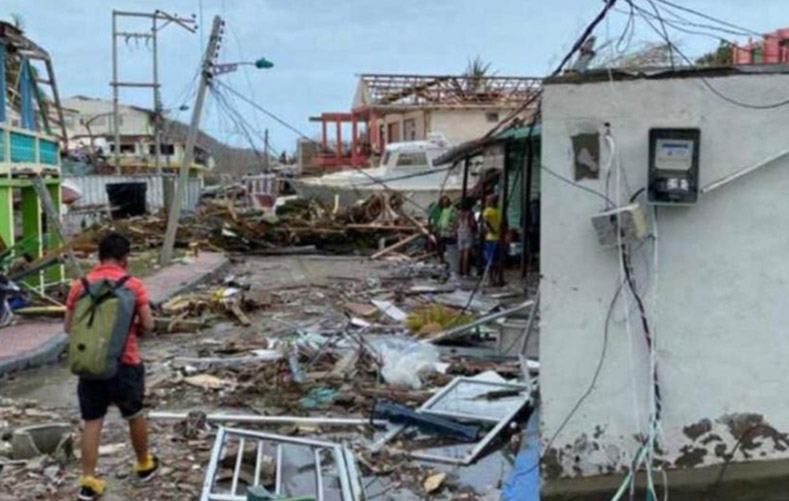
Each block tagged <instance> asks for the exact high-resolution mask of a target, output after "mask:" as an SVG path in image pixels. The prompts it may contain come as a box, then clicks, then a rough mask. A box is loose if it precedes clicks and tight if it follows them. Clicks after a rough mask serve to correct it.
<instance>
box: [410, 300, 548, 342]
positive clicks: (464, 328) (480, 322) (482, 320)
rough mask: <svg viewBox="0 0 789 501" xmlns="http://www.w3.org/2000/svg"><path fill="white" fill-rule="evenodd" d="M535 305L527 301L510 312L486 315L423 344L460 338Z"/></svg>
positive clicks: (509, 310) (504, 311) (442, 333)
mask: <svg viewBox="0 0 789 501" xmlns="http://www.w3.org/2000/svg"><path fill="white" fill-rule="evenodd" d="M533 304H534V301H531V300H529V301H525V302H523V303H521V304H519V305H518V306H515V307H513V308H510V309H508V310H503V311H499V312H497V313H491V314H490V315H486V316H484V317H481V318H479V319H477V320H475V321H474V322H471V323H470V324H466V325H461V326H460V327H455V328H454V329H450V330H448V331H444V332H440V333H438V334H437V335H436V336H434V337H433V338H431V339H427V340H425V341H423V342H426V343H440V342H442V341H448V340H450V339H454V338H457V337H460V336H462V335H463V334H465V333H466V332H468V331H470V330H472V329H473V328H474V327H478V326H480V325H483V324H486V323H488V322H492V321H493V320H496V319H498V318H502V317H506V316H509V315H512V314H513V313H517V312H519V311H521V310H524V309H526V308H528V307H529V306H532V305H533Z"/></svg>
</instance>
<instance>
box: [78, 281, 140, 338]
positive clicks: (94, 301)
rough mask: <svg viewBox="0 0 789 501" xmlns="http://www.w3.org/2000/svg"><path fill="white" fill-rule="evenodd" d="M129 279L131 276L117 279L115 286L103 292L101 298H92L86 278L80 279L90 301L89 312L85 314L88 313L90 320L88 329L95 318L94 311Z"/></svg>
mask: <svg viewBox="0 0 789 501" xmlns="http://www.w3.org/2000/svg"><path fill="white" fill-rule="evenodd" d="M130 278H131V276H129V275H124V276H122V277H121V278H119V279H118V281H117V282H115V284H113V286H112V287H111V288H110V290H108V291H106V292H104V294H102V295H101V296H94V295H93V292H91V290H90V284H89V283H88V280H87V279H86V278H82V279H81V282H82V287H83V288H84V289H85V290H86V291H87V292H88V295H90V299H91V305H90V310H89V311H88V312H85V313H86V314H87V313H90V318H89V319H88V327H92V326H93V320H94V318H95V317H96V309H97V308H98V307H99V306H100V305H101V304H102V303H103V302H104V301H106V300H108V299H110V298H111V297H112V295H113V293H114V292H115V291H116V290H117V289H119V288H121V287H123V286H124V285H125V284H126V282H128V281H129V279H130Z"/></svg>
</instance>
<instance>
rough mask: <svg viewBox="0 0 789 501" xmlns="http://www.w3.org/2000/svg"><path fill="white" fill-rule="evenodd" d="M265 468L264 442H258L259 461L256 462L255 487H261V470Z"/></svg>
mask: <svg viewBox="0 0 789 501" xmlns="http://www.w3.org/2000/svg"><path fill="white" fill-rule="evenodd" d="M262 466H263V441H262V440H258V452H257V459H256V460H255V480H254V484H253V485H255V486H258V485H260V469H261V467H262Z"/></svg>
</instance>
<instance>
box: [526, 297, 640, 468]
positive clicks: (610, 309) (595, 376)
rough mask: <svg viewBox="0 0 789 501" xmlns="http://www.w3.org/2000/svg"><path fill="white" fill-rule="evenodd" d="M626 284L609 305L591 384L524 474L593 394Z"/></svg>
mask: <svg viewBox="0 0 789 501" xmlns="http://www.w3.org/2000/svg"><path fill="white" fill-rule="evenodd" d="M624 285H625V284H624V282H621V283H620V284H619V287H617V289H616V292H615V293H614V297H613V298H612V299H611V302H610V303H609V305H608V313H606V317H605V325H604V327H603V346H602V347H601V348H600V356H599V357H598V359H597V366H596V367H595V370H594V373H593V374H592V379H591V380H590V382H589V386H588V387H587V388H586V390H584V392H583V393H582V394H581V396H580V397H579V398H578V400H577V401H576V402H575V404H574V405H573V406H572V408H571V409H570V412H568V413H567V415H566V416H565V418H564V419H563V420H562V422H561V424H559V427H558V428H557V429H556V431H554V432H553V435H551V438H550V439H549V440H548V442H547V443H546V444H545V448H544V449H543V454H541V455H540V458H539V459H538V460H537V463H536V464H535V465H534V466H532V467H531V468H530V469H528V470H526V471H525V472H524V473H523V474H524V475H527V474H529V473H531V472H532V471H534V470H536V469H537V468H539V466H540V463H542V460H543V458H544V457H545V453H547V452H548V451H550V450H551V446H552V445H553V443H554V442H555V441H556V438H557V437H558V436H559V434H560V433H561V432H562V431H563V430H564V429H565V428H566V427H567V425H568V424H569V423H570V420H571V419H572V418H573V416H575V413H576V412H578V409H580V408H581V405H583V403H584V401H585V400H586V399H587V398H589V395H591V394H592V392H593V391H594V388H595V385H596V384H597V380H598V378H599V377H600V373H601V372H602V370H603V365H604V363H605V358H606V356H607V354H608V338H609V327H610V325H611V317H612V316H613V313H614V307H615V306H616V303H617V301H618V300H619V296H620V295H621V293H622V289H623V288H624Z"/></svg>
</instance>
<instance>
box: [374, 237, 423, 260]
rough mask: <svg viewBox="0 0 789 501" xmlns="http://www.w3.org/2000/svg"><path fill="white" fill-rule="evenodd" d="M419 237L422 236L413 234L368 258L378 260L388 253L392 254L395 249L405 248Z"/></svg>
mask: <svg viewBox="0 0 789 501" xmlns="http://www.w3.org/2000/svg"><path fill="white" fill-rule="evenodd" d="M421 236H422V234H421V233H414V234H413V235H411V236H409V237H405V238H404V239H402V240H400V241H398V242H397V243H394V244H392V245H390V246H389V247H387V248H386V249H382V250H380V251H378V252H376V253H375V254H373V255H372V256H371V257H370V258H371V259H378V258H379V257H381V256H385V255H386V254H389V253H390V252H394V251H396V250H397V249H400V248H402V247H405V246H406V245H408V244H409V243H411V242H413V241H414V240H416V239H417V238H419V237H421Z"/></svg>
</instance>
